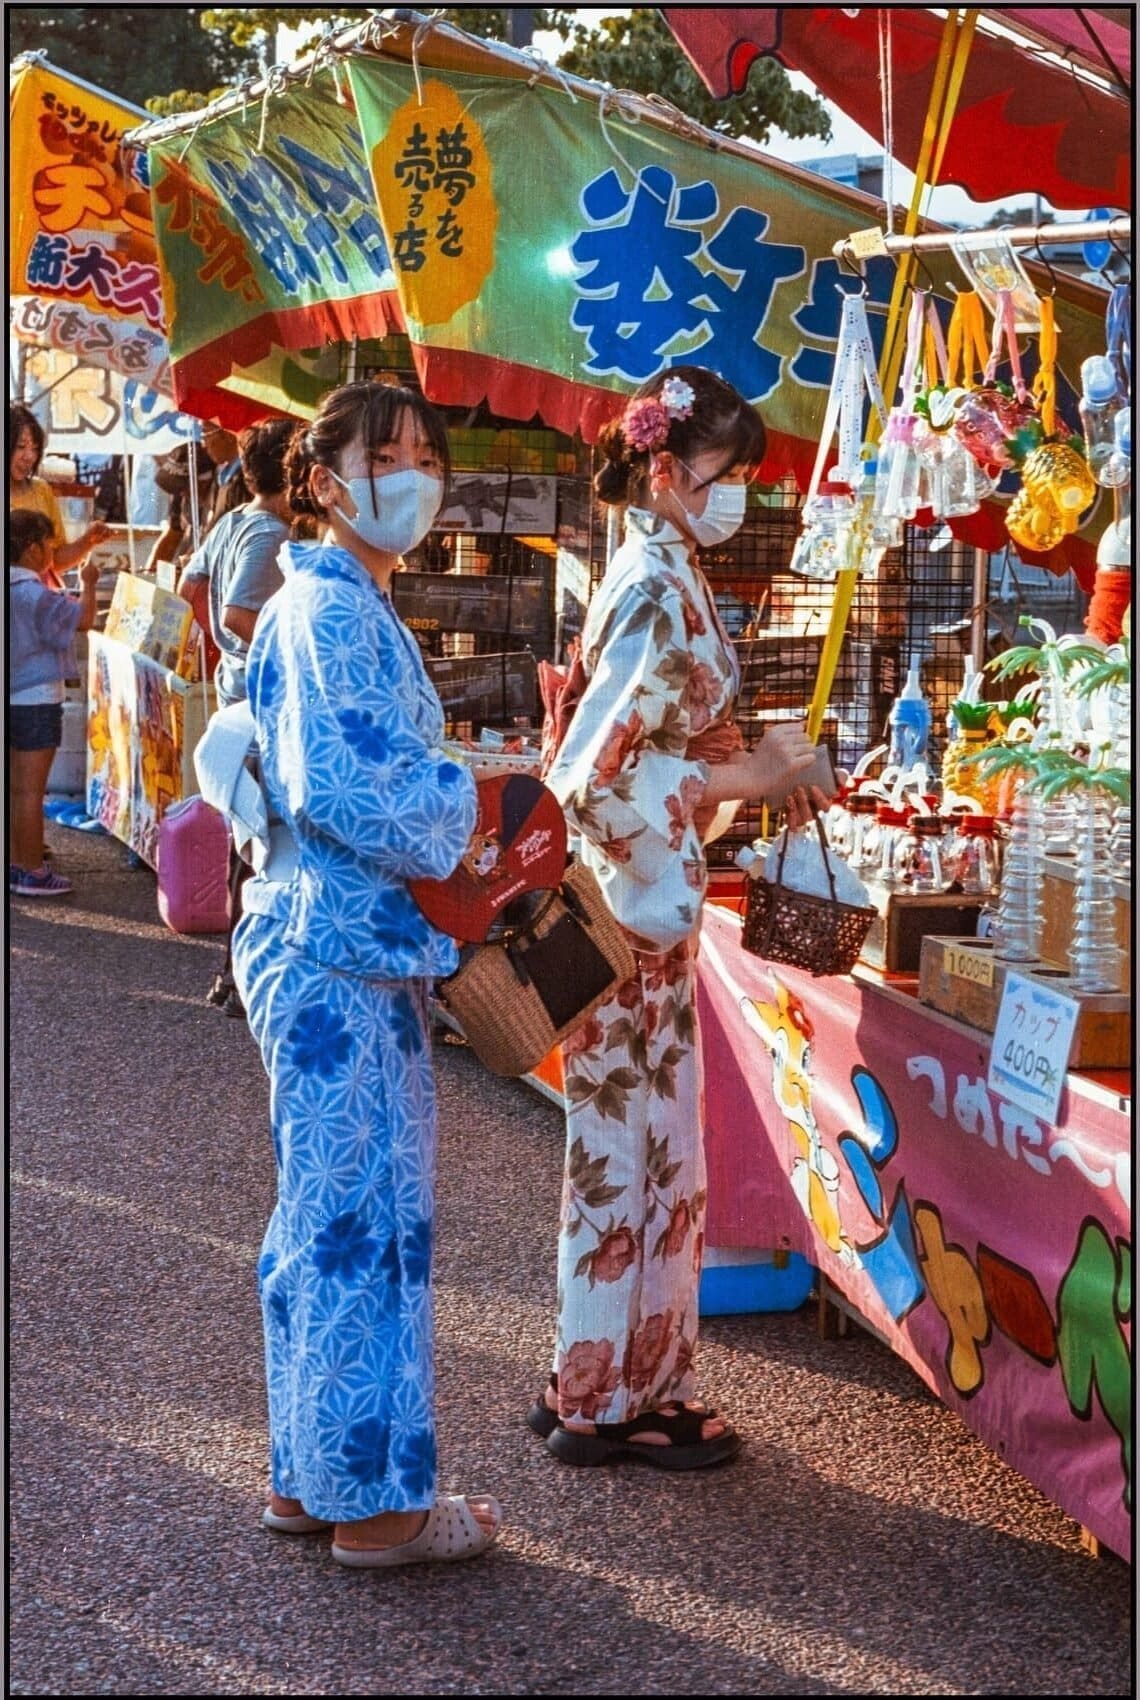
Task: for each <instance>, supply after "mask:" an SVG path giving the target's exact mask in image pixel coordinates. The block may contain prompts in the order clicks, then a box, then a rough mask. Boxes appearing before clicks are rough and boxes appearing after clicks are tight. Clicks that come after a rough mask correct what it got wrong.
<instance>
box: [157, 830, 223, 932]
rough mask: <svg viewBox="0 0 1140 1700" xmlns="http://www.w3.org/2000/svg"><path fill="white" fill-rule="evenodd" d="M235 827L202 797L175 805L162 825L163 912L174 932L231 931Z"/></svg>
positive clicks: (160, 903)
mask: <svg viewBox="0 0 1140 1700" xmlns="http://www.w3.org/2000/svg"><path fill="white" fill-rule="evenodd" d="M229 861H230V829H229V827H228V826H227V825H226V822H225V820H224V819H223V817H222V816H221V815H220V814H219V813H218V811H217V809H212V808H211V807H210V805H209V803H205V802H203V801H202V798H201V797H188V798H187V799H186V800H185V802H182V803H172V804H171V805H170V807H169V808H168V809H167V811H166V813H165V814H164V815H163V817H162V820H161V821H160V823H159V828H158V912H159V914H160V915H161V916H162V919H163V920H164V921H165V922H166V924H167V926H168V927H169V928H170V929H171V931H172V932H175V933H224V932H227V931H228V930H229V924H230V902H229Z"/></svg>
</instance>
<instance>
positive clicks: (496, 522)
mask: <svg viewBox="0 0 1140 1700" xmlns="http://www.w3.org/2000/svg"><path fill="white" fill-rule="evenodd" d="M540 494H541V492H540V490H539V487H538V485H537V484H536V483H535V481H534V479H533V478H515V479H513V480H508V479H506V478H466V477H464V478H461V479H456V481H455V484H454V487H453V489H452V491H451V494H450V499H449V501H448V504H447V506H446V508H445V509H444V510H443V512H442V513H441V514H440V515H439V518H438V519H437V520H436V522H435V528H434V529H435V530H437V531H448V530H453V529H454V528H455V523H456V522H455V517H454V516H455V514H456V512H457V511H462V513H463V516H464V521H465V524H464V527H463V529H464V530H470V531H482V532H487V531H497V530H498V529H499V527H500V526H501V525H502V524H503V523H504V509H505V506H506V505H507V504H508V503H509V501H510V500H511V499H512V498H514V497H516V496H517V497H519V498H520V499H521V500H523V501H534V500H535V499H536V497H538V496H539V495H540Z"/></svg>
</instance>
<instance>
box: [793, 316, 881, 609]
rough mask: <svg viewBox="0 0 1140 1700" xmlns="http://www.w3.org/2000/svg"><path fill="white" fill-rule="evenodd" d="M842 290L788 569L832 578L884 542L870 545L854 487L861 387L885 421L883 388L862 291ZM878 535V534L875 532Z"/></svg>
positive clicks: (858, 463)
mask: <svg viewBox="0 0 1140 1700" xmlns="http://www.w3.org/2000/svg"><path fill="white" fill-rule="evenodd" d="M837 287H838V286H837ZM840 293H841V294H842V295H843V317H842V320H841V323H840V330H839V346H838V348H837V350H836V354H835V370H834V373H833V375H832V380H831V393H830V395H829V396H828V398H827V412H826V414H825V416H824V421H823V430H822V432H821V433H820V440H819V449H818V451H817V454H816V458H815V466H814V468H813V470H812V475H811V483H810V485H809V486H808V491H807V496H806V498H805V500H804V505H803V511H802V525H803V529H802V531H801V532H800V535H799V537H798V538H797V539H796V545H795V548H794V550H793V551H792V558H791V561H790V562H789V570H790V571H791V572H794V573H800V574H803V575H804V576H805V577H807V578H817V579H834V578H835V576H836V574H837V573H839V572H841V571H843V570H844V569H845V568H847V567H849V566H859V565H861V563H862V560H863V558H864V556H865V555H866V556H867V558H868V559H871V558H872V556H873V559H874V562H875V563H877V560H878V558H879V556H880V555H881V554H882V549H883V548H884V547H887V546H889V543H887V542H879V543H876V546H875V550H871V549H870V545H871V542H872V538H871V535H870V530H871V528H870V525H869V524H864V523H862V522H863V520H864V518H866V517H867V516H865V515H864V512H863V508H864V506H865V504H860V503H859V502H858V501H857V500H856V496H855V491H856V489H857V488H858V487H859V486H860V484H861V481H862V466H861V460H860V450H861V446H862V441H863V394H864V390H866V393H867V395H869V397H870V399H871V405H872V407H873V408H874V409H875V411H876V413H877V414H878V417H879V419H880V420H881V421H883V422H885V420H886V408H885V407H884V406H883V392H882V390H881V388H880V387H879V374H878V371H877V370H876V367H875V350H874V346H873V344H872V342H871V331H870V327H869V325H868V323H867V303H866V299H865V295H862V294H860V295H849V294H848V293H847V292H846V291H845V290H841V291H840ZM837 430H838V432H839V456H838V460H837V462H836V465H835V466H834V467H833V468H832V469H831V471H830V472H829V473H828V476H827V478H826V479H824V477H823V472H824V467H825V465H826V463H827V458H828V455H829V453H830V451H831V442H832V438H833V437H834V435H835V433H836V431H837ZM880 536H881V533H880Z"/></svg>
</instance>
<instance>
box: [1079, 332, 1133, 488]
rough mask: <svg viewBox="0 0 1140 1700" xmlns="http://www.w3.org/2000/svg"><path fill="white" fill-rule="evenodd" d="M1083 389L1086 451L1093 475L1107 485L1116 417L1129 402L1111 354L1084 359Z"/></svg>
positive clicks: (1082, 401)
mask: <svg viewBox="0 0 1140 1700" xmlns="http://www.w3.org/2000/svg"><path fill="white" fill-rule="evenodd" d="M1081 388H1082V391H1083V393H1082V395H1081V404H1080V414H1081V425H1082V427H1083V429H1084V433H1085V453H1086V455H1087V457H1088V463H1089V468H1090V470H1091V472H1092V475H1093V477H1094V478H1095V479H1096V481H1097V483H1098V484H1103V483H1104V482H1105V479H1104V477H1103V473H1104V470H1105V467H1106V466H1107V464H1108V462H1109V460H1110V459H1111V458H1112V455H1113V454H1114V452H1115V450H1116V416H1117V414H1118V413H1119V412H1120V410H1121V408H1122V407H1124V406H1125V405H1126V403H1125V398H1124V397H1123V396H1122V395H1121V393H1120V388H1119V384H1118V381H1117V376H1116V368H1115V366H1114V365H1113V363H1112V361H1111V360H1110V359H1109V357H1108V355H1107V354H1090V355H1089V357H1088V359H1087V360H1083V361H1082V362H1081Z"/></svg>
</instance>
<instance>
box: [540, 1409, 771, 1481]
mask: <svg viewBox="0 0 1140 1700" xmlns="http://www.w3.org/2000/svg"><path fill="white" fill-rule="evenodd" d="M715 1417H716V1412H715V1411H713V1410H712V1409H705V1410H700V1411H689V1410H686V1409H685V1408H684V1407H683V1406H682V1407H681V1409H680V1410H678V1411H677V1412H676V1413H675V1414H674V1415H673V1416H666V1415H665V1413H664V1412H663V1411H643V1412H642V1413H641V1415H640V1416H637V1417H631V1418H630V1420H629V1421H628V1422H625V1423H597V1424H595V1427H594V1431H593V1433H592V1434H585V1433H576V1432H575V1431H574V1430H572V1429H568V1428H566V1427H565V1426H564V1425H563V1424H561V1423H559V1425H558V1426H557V1428H555V1429H554V1430H553V1432H552V1433H551V1434H550V1435H549V1436H548V1437H547V1441H546V1444H547V1447H548V1449H549V1450H550V1451H551V1452H553V1454H554V1456H555V1457H556V1458H557V1459H559V1461H560V1462H561V1463H563V1464H616V1463H619V1462H620V1461H621V1460H622V1459H635V1460H636V1461H637V1462H638V1463H639V1464H648V1465H650V1466H651V1467H652V1468H653V1469H655V1470H703V1469H707V1468H708V1467H709V1466H710V1465H713V1464H726V1463H727V1462H728V1460H729V1459H730V1458H734V1457H735V1456H736V1454H737V1453H738V1452H739V1451H740V1444H741V1441H740V1436H739V1435H738V1434H737V1432H736V1430H735V1429H734V1428H728V1427H726V1428H725V1431H724V1433H723V1434H718V1435H714V1436H713V1438H712V1439H711V1440H703V1439H702V1438H701V1430H702V1428H703V1427H704V1425H705V1423H707V1422H708V1421H709V1420H710V1418H713V1419H715ZM642 1434H662V1435H664V1436H665V1438H666V1440H667V1441H668V1445H666V1446H659V1445H657V1444H656V1443H655V1442H653V1441H649V1442H645V1441H639V1440H638V1438H637V1437H638V1435H642Z"/></svg>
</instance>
